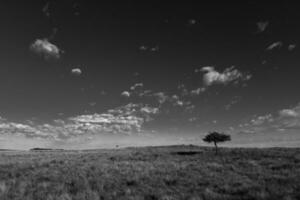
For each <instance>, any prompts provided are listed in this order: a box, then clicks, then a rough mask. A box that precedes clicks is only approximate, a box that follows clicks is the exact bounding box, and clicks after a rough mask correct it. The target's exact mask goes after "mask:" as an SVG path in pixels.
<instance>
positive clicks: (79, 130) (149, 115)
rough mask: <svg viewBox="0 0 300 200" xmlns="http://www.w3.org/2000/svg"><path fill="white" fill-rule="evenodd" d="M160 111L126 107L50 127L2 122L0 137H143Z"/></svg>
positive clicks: (133, 105)
mask: <svg viewBox="0 0 300 200" xmlns="http://www.w3.org/2000/svg"><path fill="white" fill-rule="evenodd" d="M158 114H159V109H158V108H155V107H151V106H149V105H143V104H133V103H130V104H127V105H125V106H120V107H117V108H114V109H110V110H108V111H107V112H104V113H100V114H99V113H95V114H85V115H79V116H74V117H70V118H68V119H65V120H61V119H58V120H54V121H53V122H52V123H51V124H38V123H35V122H33V121H30V122H27V123H15V122H9V121H7V120H5V119H3V120H1V122H0V136H18V137H19V136H20V137H26V138H41V139H46V140H49V141H64V140H69V139H71V138H75V137H78V136H85V137H88V136H91V135H101V134H110V133H113V134H123V135H124V134H126V135H130V134H134V133H138V134H140V133H141V132H142V131H143V125H144V123H146V122H148V121H151V120H153V117H154V116H156V115H158Z"/></svg>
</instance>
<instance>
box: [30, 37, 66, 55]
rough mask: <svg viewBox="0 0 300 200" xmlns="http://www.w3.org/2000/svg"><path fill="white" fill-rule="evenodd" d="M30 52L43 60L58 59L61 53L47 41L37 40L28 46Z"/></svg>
mask: <svg viewBox="0 0 300 200" xmlns="http://www.w3.org/2000/svg"><path fill="white" fill-rule="evenodd" d="M30 50H31V51H32V52H34V53H36V54H37V55H39V56H42V57H43V58H44V59H46V60H48V59H59V58H60V57H61V53H62V51H61V50H60V49H59V48H58V47H57V46H56V45H54V44H52V43H50V42H49V41H48V40H47V39H37V40H35V41H34V42H33V43H32V44H31V45H30Z"/></svg>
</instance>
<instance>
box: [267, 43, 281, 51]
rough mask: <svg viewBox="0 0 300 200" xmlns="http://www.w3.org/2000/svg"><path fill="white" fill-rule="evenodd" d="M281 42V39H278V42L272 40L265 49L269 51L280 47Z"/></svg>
mask: <svg viewBox="0 0 300 200" xmlns="http://www.w3.org/2000/svg"><path fill="white" fill-rule="evenodd" d="M282 45H283V43H282V42H281V41H278V42H274V43H272V44H270V45H269V46H268V47H267V48H266V50H267V51H271V50H274V49H280V48H281V47H282Z"/></svg>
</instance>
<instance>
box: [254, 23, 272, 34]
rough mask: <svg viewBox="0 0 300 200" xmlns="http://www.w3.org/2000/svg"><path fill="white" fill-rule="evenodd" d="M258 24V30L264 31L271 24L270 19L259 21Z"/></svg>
mask: <svg viewBox="0 0 300 200" xmlns="http://www.w3.org/2000/svg"><path fill="white" fill-rule="evenodd" d="M256 25H257V32H258V33H262V32H264V31H265V30H266V29H267V27H268V26H269V22H268V21H261V22H257V23H256Z"/></svg>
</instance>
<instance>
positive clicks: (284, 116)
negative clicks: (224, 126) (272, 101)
mask: <svg viewBox="0 0 300 200" xmlns="http://www.w3.org/2000/svg"><path fill="white" fill-rule="evenodd" d="M240 127H241V128H243V129H245V130H249V131H253V132H265V131H267V130H273V131H281V132H282V131H285V130H298V129H300V103H299V104H298V105H296V106H295V107H292V108H288V109H282V110H279V111H278V113H276V114H274V115H273V114H266V115H261V116H257V117H255V118H253V119H252V120H250V122H249V123H245V124H241V125H240Z"/></svg>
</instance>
